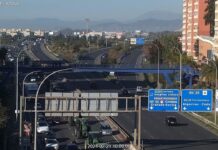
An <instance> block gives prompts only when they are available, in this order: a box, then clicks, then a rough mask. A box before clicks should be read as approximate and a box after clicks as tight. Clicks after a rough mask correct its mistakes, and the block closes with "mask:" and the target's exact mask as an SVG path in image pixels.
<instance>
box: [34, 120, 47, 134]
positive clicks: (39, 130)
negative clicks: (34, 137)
mask: <svg viewBox="0 0 218 150" xmlns="http://www.w3.org/2000/svg"><path fill="white" fill-rule="evenodd" d="M48 131H49V126H48V123H47V122H45V121H40V122H38V123H37V133H43V132H48Z"/></svg>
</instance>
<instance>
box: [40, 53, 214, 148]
mask: <svg viewBox="0 0 218 150" xmlns="http://www.w3.org/2000/svg"><path fill="white" fill-rule="evenodd" d="M140 54H141V50H136V51H134V52H132V53H131V54H130V55H128V56H126V57H124V58H123V60H122V63H121V66H126V65H128V66H129V67H134V66H135V65H136V64H137V62H138V61H137V60H138V58H139V56H140ZM41 57H44V56H41ZM106 76H107V75H106V74H100V73H86V74H83V73H75V74H67V73H64V76H62V75H59V77H62V78H63V77H66V78H67V79H68V78H69V80H68V81H67V82H62V83H61V82H60V86H62V89H63V91H73V90H75V89H80V90H96V91H99V90H102V89H106V90H111V89H113V90H117V91H119V90H120V89H121V88H122V87H126V88H136V86H137V85H142V86H146V83H145V82H143V81H142V82H139V81H136V80H133V78H132V77H131V76H129V77H128V76H127V77H126V78H125V79H126V80H120V81H117V82H111V81H106V79H105V77H106ZM122 76H123V77H124V76H126V75H122V74H121V75H119V78H120V79H122ZM132 76H135V75H134V74H133V75H132ZM70 77H71V78H70ZM128 79H129V80H128ZM93 82H95V84H96V86H95V88H94V89H93V88H92V87H91V83H93ZM172 115H173V116H176V117H177V120H178V122H179V124H178V125H177V126H175V127H174V126H173V127H168V126H166V124H165V118H166V116H172ZM134 117H135V114H134V113H128V114H127V113H119V116H118V117H114V119H115V120H116V121H117V122H118V123H119V124H120V125H121V126H122V127H123V128H124V129H126V130H127V131H128V132H129V134H132V133H133V129H134V120H135V118H134ZM93 122H95V119H94V121H93ZM96 125H97V124H96ZM94 128H96V127H94ZM97 128H98V127H97ZM55 129H56V135H57V138H58V139H59V141H60V142H61V144H62V145H63V147H64V145H65V144H66V143H69V142H71V141H72V140H73V138H74V136H73V135H72V134H70V133H72V128H71V127H70V126H69V125H68V124H62V125H58V126H56V127H55ZM141 134H142V143H143V146H144V148H145V149H148V150H174V149H179V150H205V149H208V150H217V147H218V137H217V136H216V135H214V134H213V133H211V132H210V131H208V130H207V129H205V128H203V127H201V126H199V125H198V124H196V123H195V122H193V121H192V120H189V119H187V118H186V117H184V116H183V115H181V114H179V113H166V112H161V113H158V112H147V111H146V112H145V111H143V112H142V131H141ZM103 140H104V141H105V142H107V141H112V142H115V140H114V139H113V137H112V136H110V137H109V139H108V138H106V139H103ZM63 147H62V148H63Z"/></svg>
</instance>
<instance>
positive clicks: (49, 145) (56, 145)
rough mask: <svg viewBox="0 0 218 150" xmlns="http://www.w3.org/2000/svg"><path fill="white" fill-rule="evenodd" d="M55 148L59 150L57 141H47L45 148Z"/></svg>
mask: <svg viewBox="0 0 218 150" xmlns="http://www.w3.org/2000/svg"><path fill="white" fill-rule="evenodd" d="M50 147H51V148H54V149H55V150H58V149H59V143H58V141H57V140H56V139H45V148H50Z"/></svg>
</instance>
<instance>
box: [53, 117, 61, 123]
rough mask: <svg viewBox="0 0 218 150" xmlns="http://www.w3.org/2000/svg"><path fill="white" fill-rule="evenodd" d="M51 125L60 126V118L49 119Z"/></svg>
mask: <svg viewBox="0 0 218 150" xmlns="http://www.w3.org/2000/svg"><path fill="white" fill-rule="evenodd" d="M51 121H52V124H53V125H55V124H60V123H61V117H52V118H51Z"/></svg>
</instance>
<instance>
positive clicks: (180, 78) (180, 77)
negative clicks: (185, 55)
mask: <svg viewBox="0 0 218 150" xmlns="http://www.w3.org/2000/svg"><path fill="white" fill-rule="evenodd" d="M175 49H176V50H177V51H178V52H179V82H180V84H179V90H180V94H181V91H182V52H181V51H180V50H179V49H178V48H177V47H175Z"/></svg>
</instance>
